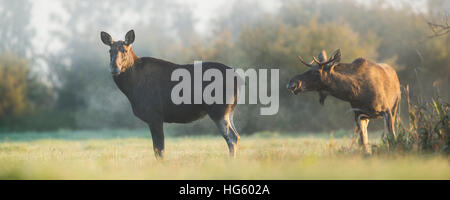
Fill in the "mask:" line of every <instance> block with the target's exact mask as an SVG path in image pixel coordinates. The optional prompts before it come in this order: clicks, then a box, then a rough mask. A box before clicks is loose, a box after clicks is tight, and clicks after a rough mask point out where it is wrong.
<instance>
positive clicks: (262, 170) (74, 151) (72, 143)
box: [0, 131, 450, 179]
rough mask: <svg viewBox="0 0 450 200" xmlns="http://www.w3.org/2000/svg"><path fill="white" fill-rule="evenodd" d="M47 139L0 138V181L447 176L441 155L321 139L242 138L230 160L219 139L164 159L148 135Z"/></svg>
mask: <svg viewBox="0 0 450 200" xmlns="http://www.w3.org/2000/svg"><path fill="white" fill-rule="evenodd" d="M144 133H146V134H144ZM58 134H59V136H58ZM76 134H78V136H76ZM52 135H53V136H54V135H55V133H48V134H43V135H40V136H36V134H35V133H29V134H23V135H15V134H7V135H5V134H3V135H0V141H1V142H0V179H450V163H449V160H448V158H446V157H441V156H413V155H410V156H383V155H379V156H372V157H363V156H362V155H361V154H359V153H357V150H353V151H348V152H346V151H343V149H347V150H348V149H349V148H350V145H351V142H352V141H351V138H346V137H341V138H330V137H329V136H328V135H326V134H321V135H319V136H316V137H313V136H292V135H285V134H271V133H263V134H259V135H257V136H250V137H242V138H241V143H240V149H239V154H238V157H237V158H236V159H230V158H229V157H228V153H227V147H226V143H225V141H224V140H223V139H222V138H221V137H220V136H215V137H214V136H200V137H167V139H166V157H165V160H164V161H162V162H161V161H157V160H156V159H155V158H154V155H153V150H152V141H151V139H150V137H149V133H148V132H146V131H133V132H129V131H118V132H117V133H110V134H108V133H103V132H100V133H98V132H94V131H91V132H89V131H84V132H83V131H80V132H78V131H77V132H73V133H71V132H64V133H56V135H57V137H56V138H57V139H50V138H51V136H52ZM89 135H91V136H92V137H91V138H94V139H89V138H90V137H88V136H89ZM98 135H102V137H96V136H98ZM20 136H21V137H20ZM14 137H15V138H14ZM7 138H8V139H7ZM375 141H376V139H375Z"/></svg>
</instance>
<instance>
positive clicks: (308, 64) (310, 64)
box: [298, 56, 314, 67]
mask: <svg viewBox="0 0 450 200" xmlns="http://www.w3.org/2000/svg"><path fill="white" fill-rule="evenodd" d="M298 59H299V60H300V62H301V63H303V64H304V65H306V66H307V67H312V64H313V62H314V61H311V62H310V63H306V62H305V61H304V60H303V58H302V57H301V56H298Z"/></svg>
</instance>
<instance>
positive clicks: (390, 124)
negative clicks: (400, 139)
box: [384, 111, 397, 141]
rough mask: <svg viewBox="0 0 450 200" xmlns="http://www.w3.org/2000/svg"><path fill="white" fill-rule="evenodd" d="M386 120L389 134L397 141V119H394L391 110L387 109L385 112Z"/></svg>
mask: <svg viewBox="0 0 450 200" xmlns="http://www.w3.org/2000/svg"><path fill="white" fill-rule="evenodd" d="M384 120H385V124H386V128H387V130H388V132H389V134H390V135H391V136H392V138H393V139H394V141H396V140H397V135H396V134H395V129H394V120H395V119H394V117H393V115H392V113H391V111H387V112H385V113H384Z"/></svg>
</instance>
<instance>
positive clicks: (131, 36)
mask: <svg viewBox="0 0 450 200" xmlns="http://www.w3.org/2000/svg"><path fill="white" fill-rule="evenodd" d="M133 42H134V30H130V31H128V33H127V34H126V35H125V44H126V45H130V44H132V43H133Z"/></svg>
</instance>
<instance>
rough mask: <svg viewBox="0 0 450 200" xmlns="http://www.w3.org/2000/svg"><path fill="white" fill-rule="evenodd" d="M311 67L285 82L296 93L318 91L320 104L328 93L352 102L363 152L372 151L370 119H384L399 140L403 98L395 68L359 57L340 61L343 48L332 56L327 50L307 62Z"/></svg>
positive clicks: (301, 60) (392, 133)
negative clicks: (398, 120) (397, 127)
mask: <svg viewBox="0 0 450 200" xmlns="http://www.w3.org/2000/svg"><path fill="white" fill-rule="evenodd" d="M299 59H300V62H301V63H303V64H304V65H306V66H308V67H309V68H310V69H309V70H308V71H306V72H305V73H303V74H300V75H297V76H294V77H293V78H292V79H291V80H290V81H289V83H288V84H287V85H286V87H287V89H288V90H290V91H291V92H292V93H294V94H298V93H301V92H307V91H317V92H318V93H319V96H320V103H321V104H323V103H324V101H325V98H326V96H327V95H332V96H334V97H336V98H338V99H341V100H343V101H347V102H349V103H350V105H351V107H352V110H353V111H354V113H355V121H356V132H357V133H359V135H360V140H359V143H360V145H361V146H362V147H363V149H364V152H365V153H368V154H370V148H369V144H368V136H367V125H368V124H369V120H370V119H375V118H384V120H385V125H386V127H387V129H388V132H389V133H390V135H391V136H392V137H393V139H394V140H395V139H396V135H395V131H394V121H395V115H396V111H397V106H398V102H399V100H400V83H399V80H398V77H397V73H396V72H395V70H394V69H393V68H392V67H390V66H389V65H387V64H382V63H375V62H373V61H370V60H367V59H364V58H357V59H356V60H354V61H353V62H352V63H340V62H339V61H340V60H341V51H340V49H338V50H337V51H336V52H335V53H334V55H333V56H332V57H331V58H330V59H327V58H326V53H325V51H322V53H321V54H319V56H318V59H317V58H316V57H313V61H312V62H310V63H306V62H305V61H304V60H303V59H302V58H301V57H300V56H299Z"/></svg>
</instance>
